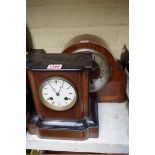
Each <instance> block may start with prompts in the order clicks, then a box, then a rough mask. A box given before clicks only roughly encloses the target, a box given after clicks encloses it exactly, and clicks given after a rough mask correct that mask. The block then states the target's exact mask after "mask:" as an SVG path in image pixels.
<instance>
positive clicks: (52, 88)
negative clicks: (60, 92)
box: [48, 82, 57, 94]
mask: <svg viewBox="0 0 155 155" xmlns="http://www.w3.org/2000/svg"><path fill="white" fill-rule="evenodd" d="M48 83H49V85H50V87H51V88H52V90H53V91H54V92H55V93H56V94H57V92H56V91H55V89H54V88H53V87H52V86H51V84H50V82H48Z"/></svg>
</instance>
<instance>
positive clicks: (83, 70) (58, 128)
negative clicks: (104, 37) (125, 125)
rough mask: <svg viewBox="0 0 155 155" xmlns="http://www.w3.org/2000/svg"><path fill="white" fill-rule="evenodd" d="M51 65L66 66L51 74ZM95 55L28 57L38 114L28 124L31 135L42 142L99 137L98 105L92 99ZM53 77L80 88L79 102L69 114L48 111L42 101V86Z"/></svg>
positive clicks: (38, 55) (41, 54)
mask: <svg viewBox="0 0 155 155" xmlns="http://www.w3.org/2000/svg"><path fill="white" fill-rule="evenodd" d="M49 64H62V65H63V67H62V68H61V69H59V70H49V69H47V66H48V65H49ZM91 69H92V61H91V54H87V55H85V54H83V53H79V54H45V53H44V52H34V53H31V54H30V55H28V56H27V70H28V76H29V80H30V85H31V89H32V95H33V99H34V104H35V108H36V113H35V114H32V115H31V116H30V117H29V119H28V121H27V128H28V132H29V133H30V134H36V135H38V136H39V137H42V138H51V137H52V138H65V139H66V138H67V139H78V140H83V139H87V138H89V137H98V114H97V104H94V102H95V101H94V100H93V99H90V98H89V71H90V70H91ZM50 77H61V78H64V79H66V80H68V81H70V82H71V83H72V84H73V85H74V86H75V88H76V91H77V95H78V97H77V101H76V104H75V105H74V106H73V107H72V108H71V109H69V110H65V111H54V110H52V109H50V108H48V107H46V106H45V105H44V104H43V103H42V101H41V99H40V97H39V91H38V90H39V89H38V88H39V85H40V84H41V83H42V82H43V81H44V80H46V79H48V78H50Z"/></svg>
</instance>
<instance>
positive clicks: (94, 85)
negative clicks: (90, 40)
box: [90, 53, 111, 92]
mask: <svg viewBox="0 0 155 155" xmlns="http://www.w3.org/2000/svg"><path fill="white" fill-rule="evenodd" d="M92 59H93V61H95V62H96V63H97V65H98V67H99V70H100V75H99V76H98V77H97V78H94V79H92V81H91V82H90V92H94V91H98V90H99V89H100V88H102V87H103V86H104V85H105V84H106V82H107V81H108V79H109V77H110V74H111V70H110V67H109V65H108V63H107V61H106V59H105V58H104V57H103V56H101V55H100V54H98V53H92ZM94 72H95V68H94Z"/></svg>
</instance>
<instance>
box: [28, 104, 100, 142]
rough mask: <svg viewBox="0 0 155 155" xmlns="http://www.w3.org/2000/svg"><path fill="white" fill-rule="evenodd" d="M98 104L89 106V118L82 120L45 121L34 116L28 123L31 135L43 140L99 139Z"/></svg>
mask: <svg viewBox="0 0 155 155" xmlns="http://www.w3.org/2000/svg"><path fill="white" fill-rule="evenodd" d="M97 108H98V107H97V104H95V103H90V104H89V117H85V118H83V119H80V120H60V119H59V120H56V119H54V120H51V119H50V120H45V119H41V118H39V116H38V115H36V114H33V115H32V116H30V118H29V119H28V122H27V129H28V132H29V133H30V134H36V135H37V136H38V137H41V138H57V139H76V140H85V139H87V138H97V137H98V129H99V125H98V109H97Z"/></svg>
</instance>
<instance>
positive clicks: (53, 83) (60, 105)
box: [40, 77, 77, 111]
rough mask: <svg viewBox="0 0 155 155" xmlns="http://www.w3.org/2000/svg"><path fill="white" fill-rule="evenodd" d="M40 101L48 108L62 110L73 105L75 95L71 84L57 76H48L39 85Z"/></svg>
mask: <svg viewBox="0 0 155 155" xmlns="http://www.w3.org/2000/svg"><path fill="white" fill-rule="evenodd" d="M40 98H41V100H42V103H43V104H44V105H45V106H47V107H48V108H50V109H53V110H56V111H64V110H68V109H70V108H71V107H73V106H74V105H75V103H76V99H77V95H76V91H75V88H74V87H73V85H72V84H71V83H70V82H68V81H67V80H65V79H63V78H59V77H54V78H49V79H47V80H45V81H44V82H43V83H42V84H41V85H40Z"/></svg>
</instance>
